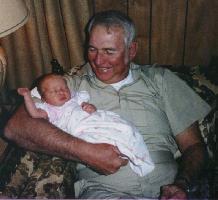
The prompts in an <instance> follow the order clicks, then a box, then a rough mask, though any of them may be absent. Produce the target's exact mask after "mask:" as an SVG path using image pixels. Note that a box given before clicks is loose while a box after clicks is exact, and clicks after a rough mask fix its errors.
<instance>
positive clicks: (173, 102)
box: [67, 63, 210, 154]
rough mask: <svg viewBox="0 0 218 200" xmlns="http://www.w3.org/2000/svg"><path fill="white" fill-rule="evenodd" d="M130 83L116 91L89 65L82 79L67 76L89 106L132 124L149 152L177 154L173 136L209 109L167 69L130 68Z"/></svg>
mask: <svg viewBox="0 0 218 200" xmlns="http://www.w3.org/2000/svg"><path fill="white" fill-rule="evenodd" d="M130 70H132V75H133V80H134V81H133V82H132V83H131V84H127V85H124V86H122V87H121V88H120V90H119V91H116V90H115V89H114V88H113V87H112V86H110V85H107V84H105V83H103V82H101V81H100V80H98V79H97V78H96V76H95V74H94V73H93V72H92V70H91V67H90V65H89V64H86V65H85V66H84V73H83V75H81V76H73V77H72V76H68V77H67V80H68V84H69V87H70V88H71V89H72V90H78V91H82V90H86V91H87V92H89V94H90V103H92V104H94V105H95V106H96V107H97V108H98V109H103V110H110V111H113V112H115V113H118V114H120V115H121V116H122V117H124V118H125V119H126V120H129V121H130V122H132V123H133V124H134V125H135V126H136V127H137V128H138V130H139V132H140V133H141V134H142V135H143V137H144V140H145V143H146V144H147V146H148V149H149V150H150V151H159V150H164V151H170V152H172V153H173V154H174V153H175V152H176V151H177V150H178V147H177V145H176V143H175V140H174V138H175V136H176V135H177V134H179V133H180V132H182V131H183V130H185V129H186V128H187V127H189V126H190V125H191V124H192V123H193V122H195V121H197V120H200V119H202V118H203V117H205V116H206V115H207V114H208V113H209V111H210V106H209V105H208V104H207V103H206V102H204V101H203V100H202V99H201V98H200V97H199V96H198V95H197V94H196V93H195V92H194V91H193V90H192V89H191V88H190V87H189V86H188V85H187V84H186V83H185V82H184V81H183V80H181V79H179V78H178V77H177V76H176V75H175V74H174V73H172V72H171V71H169V70H167V69H163V68H160V67H157V66H154V65H153V66H150V65H145V66H139V65H136V64H134V63H131V64H130Z"/></svg>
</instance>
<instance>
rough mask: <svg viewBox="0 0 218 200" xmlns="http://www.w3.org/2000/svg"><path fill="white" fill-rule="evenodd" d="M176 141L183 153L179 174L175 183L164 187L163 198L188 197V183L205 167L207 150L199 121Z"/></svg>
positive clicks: (179, 135)
mask: <svg viewBox="0 0 218 200" xmlns="http://www.w3.org/2000/svg"><path fill="white" fill-rule="evenodd" d="M176 142H177V144H178V146H179V149H180V151H181V153H182V157H181V162H180V166H179V170H178V174H177V177H176V179H175V181H174V183H173V184H171V185H166V186H163V187H162V191H161V192H162V194H161V199H171V198H174V199H175V198H176V199H187V194H186V192H185V190H186V188H187V186H188V184H189V183H191V182H192V181H193V180H196V179H197V178H198V177H199V176H200V174H201V173H202V171H203V169H204V167H205V163H206V159H207V150H206V147H205V144H204V142H203V140H202V137H201V134H200V130H199V126H198V123H194V124H193V125H192V126H190V127H189V128H187V129H186V130H185V131H183V132H182V133H180V134H178V135H177V136H176Z"/></svg>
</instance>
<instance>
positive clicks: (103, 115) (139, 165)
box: [17, 74, 154, 176]
mask: <svg viewBox="0 0 218 200" xmlns="http://www.w3.org/2000/svg"><path fill="white" fill-rule="evenodd" d="M37 90H38V92H39V94H40V96H41V100H42V102H40V103H34V101H33V99H32V96H31V92H30V90H29V89H27V88H18V90H17V91H18V93H19V94H20V95H22V96H23V97H24V103H25V106H26V109H27V111H28V113H29V114H30V116H31V117H33V118H44V119H48V120H49V121H50V122H51V123H52V124H54V125H55V126H57V127H59V128H60V129H62V130H64V131H65V132H67V133H68V134H71V135H73V136H74V137H78V138H81V139H83V140H85V141H87V142H91V143H109V144H112V145H115V146H117V147H118V149H119V151H120V152H121V153H122V154H123V155H124V156H125V157H126V158H128V159H129V161H130V167H131V168H132V170H133V171H134V172H136V173H137V174H138V175H139V176H145V175H146V174H148V173H149V172H151V171H152V170H153V168H154V164H153V162H152V160H151V158H150V155H149V152H148V149H147V147H146V145H145V143H144V140H143V137H142V136H141V135H140V133H139V132H138V131H137V130H136V128H135V127H134V126H133V125H131V124H130V123H129V122H127V121H126V120H124V119H122V118H121V117H120V116H119V115H117V114H116V113H113V112H110V111H104V110H97V109H96V107H95V106H94V105H92V104H89V103H88V101H89V98H90V97H89V94H88V93H87V92H86V91H80V92H71V91H70V90H69V88H68V86H67V82H66V80H65V79H64V78H63V76H60V75H56V74H47V75H44V76H43V77H42V78H41V79H40V80H39V82H38V85H37Z"/></svg>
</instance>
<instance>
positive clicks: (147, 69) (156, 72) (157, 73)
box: [131, 63, 166, 79]
mask: <svg viewBox="0 0 218 200" xmlns="http://www.w3.org/2000/svg"><path fill="white" fill-rule="evenodd" d="M131 70H132V71H133V72H136V73H141V74H143V76H145V77H146V78H149V79H155V78H158V77H162V76H163V75H164V72H165V70H166V69H165V68H163V67H161V66H160V65H158V64H149V65H148V64H146V65H138V64H135V63H131Z"/></svg>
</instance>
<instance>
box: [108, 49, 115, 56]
mask: <svg viewBox="0 0 218 200" xmlns="http://www.w3.org/2000/svg"><path fill="white" fill-rule="evenodd" d="M106 53H107V54H108V55H112V54H115V51H114V50H110V49H108V50H106Z"/></svg>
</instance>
